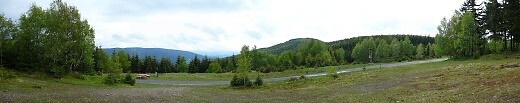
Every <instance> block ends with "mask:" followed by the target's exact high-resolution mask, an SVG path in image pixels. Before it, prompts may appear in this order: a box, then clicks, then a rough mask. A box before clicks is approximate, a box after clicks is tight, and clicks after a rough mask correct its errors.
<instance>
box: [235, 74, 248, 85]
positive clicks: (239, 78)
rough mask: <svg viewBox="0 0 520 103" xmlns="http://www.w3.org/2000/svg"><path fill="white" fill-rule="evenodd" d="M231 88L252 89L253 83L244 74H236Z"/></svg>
mask: <svg viewBox="0 0 520 103" xmlns="http://www.w3.org/2000/svg"><path fill="white" fill-rule="evenodd" d="M231 86H232V87H251V86H252V83H251V80H249V77H247V75H244V74H240V75H238V74H235V75H233V79H232V80H231Z"/></svg>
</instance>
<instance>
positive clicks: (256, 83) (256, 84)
mask: <svg viewBox="0 0 520 103" xmlns="http://www.w3.org/2000/svg"><path fill="white" fill-rule="evenodd" d="M263 84H264V80H262V78H260V75H258V76H256V79H255V82H253V85H254V86H262V85H263Z"/></svg>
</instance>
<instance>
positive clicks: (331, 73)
mask: <svg viewBox="0 0 520 103" xmlns="http://www.w3.org/2000/svg"><path fill="white" fill-rule="evenodd" d="M327 75H328V76H330V77H331V78H332V79H337V78H339V74H338V72H337V71H336V68H330V69H329V71H328V73H327Z"/></svg>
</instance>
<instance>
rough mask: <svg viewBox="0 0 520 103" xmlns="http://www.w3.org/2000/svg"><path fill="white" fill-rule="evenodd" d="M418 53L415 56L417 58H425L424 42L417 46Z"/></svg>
mask: <svg viewBox="0 0 520 103" xmlns="http://www.w3.org/2000/svg"><path fill="white" fill-rule="evenodd" d="M416 51H417V53H416V54H415V58H416V59H424V45H423V44H419V45H418V46H417V50H416Z"/></svg>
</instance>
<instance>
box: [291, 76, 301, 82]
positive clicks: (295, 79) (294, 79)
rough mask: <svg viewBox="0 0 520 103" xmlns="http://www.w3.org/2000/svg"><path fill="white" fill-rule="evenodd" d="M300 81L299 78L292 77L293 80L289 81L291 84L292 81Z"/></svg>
mask: <svg viewBox="0 0 520 103" xmlns="http://www.w3.org/2000/svg"><path fill="white" fill-rule="evenodd" d="M298 79H300V78H298V77H291V78H289V81H290V82H291V81H297V80H298Z"/></svg>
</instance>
